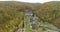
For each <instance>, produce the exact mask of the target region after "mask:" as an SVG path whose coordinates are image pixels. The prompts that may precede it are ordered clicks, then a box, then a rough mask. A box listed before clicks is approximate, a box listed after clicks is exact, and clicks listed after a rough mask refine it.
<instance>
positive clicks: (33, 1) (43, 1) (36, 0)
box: [0, 0, 60, 3]
mask: <svg viewBox="0 0 60 32" xmlns="http://www.w3.org/2000/svg"><path fill="white" fill-rule="evenodd" d="M0 1H21V2H30V3H45V2H49V1H60V0H0Z"/></svg>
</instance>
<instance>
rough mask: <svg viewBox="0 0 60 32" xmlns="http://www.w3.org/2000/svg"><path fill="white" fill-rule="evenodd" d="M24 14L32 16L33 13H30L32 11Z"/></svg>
mask: <svg viewBox="0 0 60 32" xmlns="http://www.w3.org/2000/svg"><path fill="white" fill-rule="evenodd" d="M25 15H26V16H32V15H33V13H32V12H26V13H25Z"/></svg>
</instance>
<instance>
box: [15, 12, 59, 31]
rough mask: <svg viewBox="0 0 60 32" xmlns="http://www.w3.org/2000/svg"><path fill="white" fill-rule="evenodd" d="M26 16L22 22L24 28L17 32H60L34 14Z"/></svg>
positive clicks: (27, 13) (29, 13) (30, 13)
mask: <svg viewBox="0 0 60 32" xmlns="http://www.w3.org/2000/svg"><path fill="white" fill-rule="evenodd" d="M24 15H25V16H24V19H23V21H22V23H23V25H24V27H23V28H19V29H18V30H17V31H15V32H60V29H58V28H57V27H55V26H53V25H52V24H49V23H47V22H46V23H44V22H42V21H41V20H40V18H39V17H37V15H36V14H34V13H33V12H26V13H25V14H24ZM23 25H22V26H23Z"/></svg>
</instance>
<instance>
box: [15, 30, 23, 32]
mask: <svg viewBox="0 0 60 32" xmlns="http://www.w3.org/2000/svg"><path fill="white" fill-rule="evenodd" d="M15 32H24V29H18V30H16V31H15Z"/></svg>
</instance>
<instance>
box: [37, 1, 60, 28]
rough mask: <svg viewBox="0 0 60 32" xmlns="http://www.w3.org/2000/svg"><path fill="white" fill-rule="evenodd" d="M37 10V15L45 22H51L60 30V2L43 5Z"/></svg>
mask: <svg viewBox="0 0 60 32" xmlns="http://www.w3.org/2000/svg"><path fill="white" fill-rule="evenodd" d="M36 10H38V11H36V13H37V15H38V16H39V17H40V18H41V19H42V21H43V22H49V23H51V24H53V25H55V26H56V27H58V28H60V1H51V2H47V3H43V4H42V5H40V6H38V8H36ZM58 19H59V20H58Z"/></svg>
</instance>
